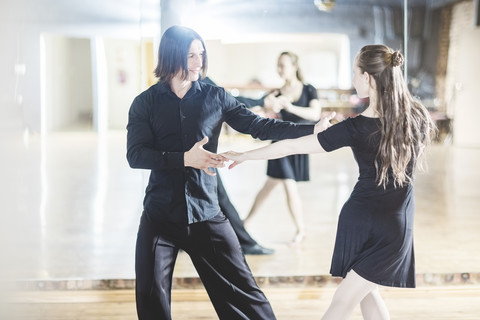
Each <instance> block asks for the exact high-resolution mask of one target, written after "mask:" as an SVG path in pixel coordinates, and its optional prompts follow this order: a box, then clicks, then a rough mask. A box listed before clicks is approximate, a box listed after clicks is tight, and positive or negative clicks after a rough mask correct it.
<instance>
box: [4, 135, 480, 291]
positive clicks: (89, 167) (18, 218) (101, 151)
mask: <svg viewBox="0 0 480 320" xmlns="http://www.w3.org/2000/svg"><path fill="white" fill-rule="evenodd" d="M264 143H265V142H258V141H254V140H253V139H251V138H250V137H244V136H238V135H234V136H226V135H225V136H223V137H222V141H221V143H220V146H221V150H220V151H222V150H226V149H236V150H243V149H247V148H251V147H257V146H260V145H263V144H264ZM7 150H9V153H8V154H6V155H5V156H4V157H3V160H4V165H3V168H2V176H3V183H2V189H1V190H0V191H1V194H2V197H3V199H2V206H3V208H2V218H3V219H2V220H4V221H5V223H2V226H0V228H1V230H0V231H1V234H2V240H4V241H2V247H1V248H0V249H2V252H4V253H5V254H4V257H7V258H8V259H5V261H7V263H4V264H3V265H2V268H4V270H5V272H3V274H4V275H9V276H14V277H16V278H17V279H24V280H35V281H40V282H38V283H44V284H43V285H45V282H41V281H42V280H43V281H47V282H48V281H49V280H52V281H56V280H58V281H63V280H65V281H67V282H66V283H70V285H71V283H72V282H71V281H84V282H82V285H85V283H86V281H94V280H95V281H97V280H98V281H101V280H111V281H120V280H116V279H121V281H129V280H131V279H133V278H134V258H133V257H134V244H135V237H136V229H137V226H138V220H139V216H140V214H141V210H142V200H143V193H144V188H145V185H146V181H147V179H148V172H147V171H144V170H133V169H130V168H129V167H128V165H127V162H126V159H125V132H123V131H122V132H108V133H106V134H105V135H103V136H99V135H98V134H95V133H91V132H90V133H73V132H72V133H62V134H50V135H48V136H46V138H44V139H40V138H39V137H37V136H30V137H27V138H25V137H24V138H23V139H22V138H21V137H19V138H18V139H17V140H15V139H14V138H13V139H11V140H10V141H9V142H8V149H7ZM479 163H480V150H479V149H462V148H456V147H452V146H442V145H436V146H433V147H432V148H430V152H429V155H428V165H429V171H428V172H427V173H420V174H418V176H417V181H416V208H417V210H416V223H415V250H416V261H417V263H416V266H417V273H418V275H419V279H421V280H422V279H423V280H422V281H425V282H432V281H433V282H435V281H440V282H442V283H443V284H444V283H445V282H448V281H458V282H465V281H467V282H468V281H477V274H478V273H479V272H480V255H479V254H477V252H478V248H477V247H478V244H479V243H480V232H478V230H480V216H479V215H480V211H479V209H478V208H479V207H480V184H479V181H480V169H479V167H478V164H479ZM221 175H222V178H223V180H224V184H225V186H226V188H227V191H228V193H229V195H230V197H231V199H232V202H234V204H235V205H236V207H237V209H238V210H239V212H240V213H241V214H242V215H245V214H246V213H247V211H248V209H249V207H250V205H251V204H252V202H253V198H254V196H255V194H256V192H257V191H258V190H259V188H260V186H261V185H262V184H263V182H264V179H265V162H264V161H256V162H249V163H245V164H242V165H241V166H238V167H237V168H235V169H234V170H231V171H229V170H227V169H222V170H221ZM356 177H357V168H356V165H355V163H354V160H353V157H352V155H351V151H350V150H349V149H342V150H339V151H337V152H334V153H331V154H326V155H314V156H311V181H310V182H306V183H301V184H300V190H301V194H302V199H303V205H304V211H305V221H306V224H307V226H308V229H307V237H306V238H305V240H304V242H303V243H301V244H300V245H297V246H290V245H289V244H288V242H289V240H290V239H291V238H292V236H293V232H294V227H293V223H292V220H291V218H290V217H289V214H288V210H287V208H286V201H285V195H284V192H283V190H281V189H280V188H279V189H278V190H274V194H273V195H272V196H271V197H270V198H269V199H268V200H267V203H266V204H265V206H264V208H263V210H262V212H261V213H260V214H259V216H258V217H256V218H255V219H256V220H254V221H253V223H252V227H251V229H250V230H249V231H250V233H251V234H252V235H253V236H254V238H256V239H257V240H258V241H259V242H260V243H261V244H262V245H264V246H267V247H271V248H274V249H275V250H276V253H275V254H274V255H271V256H248V257H247V260H248V262H249V264H250V266H251V269H252V271H253V273H254V275H255V276H256V277H259V278H262V277H266V278H267V280H266V281H275V280H274V279H277V280H278V279H284V278H285V277H287V278H288V277H290V276H304V277H306V278H310V277H311V278H310V279H313V280H312V281H316V280H315V279H317V280H318V279H319V278H318V277H317V276H322V275H328V272H329V265H330V258H331V253H332V247H333V240H334V235H335V229H336V220H337V215H338V213H339V211H340V208H341V206H342V204H343V202H344V201H345V200H346V198H347V197H348V195H349V193H350V190H351V188H352V186H353V184H354V182H355V180H356ZM8 262H10V265H9V264H8ZM9 266H10V267H11V268H9ZM2 271H3V270H2ZM175 277H176V278H179V279H181V278H189V277H193V278H195V277H196V271H195V270H194V268H193V266H192V264H191V262H190V261H189V258H188V256H186V255H185V254H184V253H182V254H181V255H180V257H179V260H178V263H177V266H176V270H175ZM123 279H126V280H123ZM438 279H440V280H438ZM68 281H70V282H68ZM278 281H280V280H278ZM67 285H68V284H67Z"/></svg>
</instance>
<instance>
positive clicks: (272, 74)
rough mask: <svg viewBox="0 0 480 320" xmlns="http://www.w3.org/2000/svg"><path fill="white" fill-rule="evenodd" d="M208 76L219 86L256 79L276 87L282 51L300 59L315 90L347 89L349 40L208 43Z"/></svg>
mask: <svg viewBox="0 0 480 320" xmlns="http://www.w3.org/2000/svg"><path fill="white" fill-rule="evenodd" d="M206 46H207V51H208V55H209V71H208V74H209V76H210V77H211V78H212V79H213V80H214V81H216V82H217V83H218V84H220V85H224V86H235V85H245V84H247V83H249V82H250V81H251V80H252V79H258V80H260V82H261V83H262V84H263V85H264V86H266V87H278V86H280V85H282V84H283V81H282V80H281V79H280V77H279V76H278V74H277V58H278V56H279V54H280V53H281V52H282V51H291V52H293V53H295V54H297V55H298V56H299V64H300V67H301V69H302V72H303V76H304V78H305V82H307V83H311V84H312V85H314V86H316V87H317V88H345V89H346V88H350V87H351V82H350V81H351V80H350V79H351V76H350V75H351V67H350V65H351V61H350V46H349V41H348V37H347V36H345V35H340V34H338V35H333V34H310V35H309V34H293V35H292V34H290V35H288V34H283V35H282V34H280V35H257V36H252V35H250V36H249V37H247V38H245V39H239V38H238V37H236V38H235V39H223V40H207V41H206Z"/></svg>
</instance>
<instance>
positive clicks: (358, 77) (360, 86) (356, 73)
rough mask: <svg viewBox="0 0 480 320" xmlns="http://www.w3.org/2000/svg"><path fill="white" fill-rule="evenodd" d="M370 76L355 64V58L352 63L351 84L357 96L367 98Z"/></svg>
mask: <svg viewBox="0 0 480 320" xmlns="http://www.w3.org/2000/svg"><path fill="white" fill-rule="evenodd" d="M369 80H370V76H369V75H368V73H367V72H362V70H361V69H360V68H359V67H358V65H357V59H355V61H354V63H353V81H352V82H353V86H354V88H355V90H356V91H357V95H358V97H359V98H367V97H368V96H369V89H370V83H369Z"/></svg>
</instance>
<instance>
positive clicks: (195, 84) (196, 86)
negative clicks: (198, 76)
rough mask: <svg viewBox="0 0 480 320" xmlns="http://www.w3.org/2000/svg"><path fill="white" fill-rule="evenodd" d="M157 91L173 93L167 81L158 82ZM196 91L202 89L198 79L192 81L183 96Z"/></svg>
mask: <svg viewBox="0 0 480 320" xmlns="http://www.w3.org/2000/svg"><path fill="white" fill-rule="evenodd" d="M158 91H159V93H168V92H171V93H173V92H172V89H170V85H169V84H168V83H163V82H158ZM197 91H202V89H201V86H200V81H192V87H191V88H190V89H189V90H188V92H187V94H186V95H185V96H190V95H192V94H195V93H196V92H197Z"/></svg>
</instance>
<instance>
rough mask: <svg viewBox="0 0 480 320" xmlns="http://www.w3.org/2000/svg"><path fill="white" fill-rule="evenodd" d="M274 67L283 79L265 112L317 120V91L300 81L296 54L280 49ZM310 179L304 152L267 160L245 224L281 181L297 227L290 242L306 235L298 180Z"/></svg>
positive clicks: (266, 101) (285, 117)
mask: <svg viewBox="0 0 480 320" xmlns="http://www.w3.org/2000/svg"><path fill="white" fill-rule="evenodd" d="M277 70H278V74H279V75H280V77H281V78H282V79H283V80H284V81H285V83H284V85H283V86H282V87H281V88H280V89H277V90H274V91H273V92H271V93H270V94H269V95H267V96H266V97H265V99H264V106H263V109H264V112H265V114H266V115H269V116H270V117H273V116H272V114H277V117H279V118H281V119H282V120H286V121H291V122H296V123H308V122H316V121H318V119H319V118H320V109H321V108H320V101H319V100H318V98H317V91H316V89H315V87H313V86H312V85H309V84H305V83H304V82H303V77H302V74H301V71H300V68H299V65H298V57H297V55H295V54H294V53H291V52H282V53H281V54H280V56H279V57H278V61H277ZM309 179H310V177H309V158H308V155H306V154H303V155H298V154H297V155H290V156H288V157H284V158H281V159H275V160H269V161H268V165H267V180H266V181H265V184H264V185H263V187H262V188H261V189H260V191H259V192H258V194H257V196H256V198H255V201H254V203H253V205H252V208H251V209H250V212H249V213H248V215H247V217H246V218H245V223H246V224H247V225H248V223H250V222H251V219H252V218H253V217H254V216H255V215H256V214H257V212H258V210H259V209H260V207H261V205H262V204H263V203H264V202H265V200H266V198H267V197H268V196H269V195H270V193H271V192H272V190H273V189H274V188H275V187H276V186H278V185H282V186H283V187H284V189H285V193H286V196H287V203H288V209H289V211H290V214H291V216H292V218H293V221H294V223H295V227H296V233H295V236H294V238H293V240H292V242H293V243H299V242H300V241H302V239H303V238H304V236H305V224H304V222H303V209H302V201H301V198H300V194H299V191H298V186H297V182H298V181H309Z"/></svg>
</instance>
